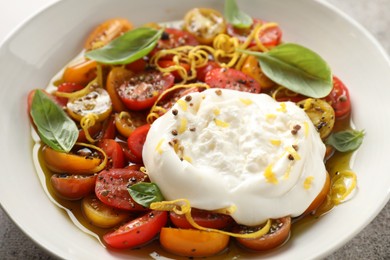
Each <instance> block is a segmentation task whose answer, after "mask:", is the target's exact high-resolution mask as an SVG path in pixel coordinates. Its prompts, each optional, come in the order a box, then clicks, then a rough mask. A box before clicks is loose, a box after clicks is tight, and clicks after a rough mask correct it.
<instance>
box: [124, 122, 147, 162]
mask: <svg viewBox="0 0 390 260" xmlns="http://www.w3.org/2000/svg"><path fill="white" fill-rule="evenodd" d="M149 129H150V125H149V124H146V125H143V126H140V127H138V128H136V129H135V130H134V131H133V132H132V133H131V134H130V136H129V138H128V139H127V145H128V146H129V149H130V151H131V153H132V154H133V155H134V156H135V157H136V158H137V159H138V160H141V161H142V149H143V148H144V143H145V139H146V135H147V134H148V132H149Z"/></svg>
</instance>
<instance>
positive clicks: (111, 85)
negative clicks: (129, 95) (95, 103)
mask: <svg viewBox="0 0 390 260" xmlns="http://www.w3.org/2000/svg"><path fill="white" fill-rule="evenodd" d="M133 75H134V73H133V72H132V71H131V70H127V69H125V68H123V67H115V68H113V69H112V70H111V71H110V73H108V76H107V82H106V89H107V92H108V94H109V95H110V98H111V101H112V107H113V109H114V111H115V112H121V111H124V110H126V107H125V105H124V104H123V102H122V100H121V98H120V97H119V95H118V92H117V88H118V87H120V85H122V84H123V83H124V82H125V81H126V80H129V79H130V78H131V77H132V76H133Z"/></svg>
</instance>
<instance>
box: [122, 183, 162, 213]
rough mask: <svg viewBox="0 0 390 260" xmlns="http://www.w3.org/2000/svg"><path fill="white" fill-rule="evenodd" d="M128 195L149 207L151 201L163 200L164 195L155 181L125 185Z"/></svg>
mask: <svg viewBox="0 0 390 260" xmlns="http://www.w3.org/2000/svg"><path fill="white" fill-rule="evenodd" d="M127 190H128V191H129V193H130V196H131V197H132V198H133V200H134V201H135V202H137V203H138V204H140V205H142V206H144V207H147V208H149V206H150V204H152V202H159V201H163V200H164V197H163V195H162V194H161V191H160V189H159V188H158V186H157V185H156V184H155V183H149V182H139V183H136V184H134V185H131V186H129V187H127Z"/></svg>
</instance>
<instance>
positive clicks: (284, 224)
mask: <svg viewBox="0 0 390 260" xmlns="http://www.w3.org/2000/svg"><path fill="white" fill-rule="evenodd" d="M290 228H291V218H290V217H284V218H280V219H275V220H272V224H271V229H270V231H269V232H268V233H267V234H265V235H264V236H261V237H260V238H236V240H237V241H238V243H239V244H241V245H243V246H244V247H246V248H249V249H252V250H256V251H265V250H270V249H272V248H275V247H277V246H279V245H281V244H283V243H284V241H286V240H287V238H288V237H289V234H290ZM257 230H258V228H257V227H247V226H240V227H239V232H238V233H242V234H245V233H252V232H255V231H257Z"/></svg>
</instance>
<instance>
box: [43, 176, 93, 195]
mask: <svg viewBox="0 0 390 260" xmlns="http://www.w3.org/2000/svg"><path fill="white" fill-rule="evenodd" d="M95 181H96V175H68V174H54V175H52V176H51V178H50V183H51V185H52V187H53V188H54V192H55V193H56V194H57V195H58V196H59V197H61V198H63V199H67V200H78V199H81V198H83V197H85V196H86V195H88V194H90V193H92V192H93V190H94V188H95Z"/></svg>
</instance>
